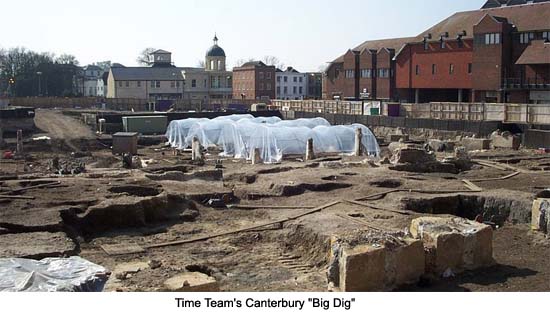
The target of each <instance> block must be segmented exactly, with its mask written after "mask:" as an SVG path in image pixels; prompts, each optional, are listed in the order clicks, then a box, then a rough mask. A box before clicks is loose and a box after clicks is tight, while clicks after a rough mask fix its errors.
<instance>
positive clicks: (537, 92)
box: [323, 1, 550, 103]
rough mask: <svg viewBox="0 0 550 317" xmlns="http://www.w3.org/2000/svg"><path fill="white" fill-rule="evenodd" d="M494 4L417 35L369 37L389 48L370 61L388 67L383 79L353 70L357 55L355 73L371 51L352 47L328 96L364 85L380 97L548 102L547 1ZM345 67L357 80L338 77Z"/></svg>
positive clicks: (338, 64)
mask: <svg viewBox="0 0 550 317" xmlns="http://www.w3.org/2000/svg"><path fill="white" fill-rule="evenodd" d="M489 2H491V3H489V4H486V5H485V6H489V7H491V6H495V7H492V8H488V9H481V10H475V11H466V12H458V13H456V14H454V15H452V16H450V17H449V18H447V19H445V20H443V21H442V22H440V23H438V24H437V25H435V26H433V27H431V28H430V29H428V30H426V31H425V32H423V33H422V34H421V35H419V36H417V37H414V38H408V39H394V40H383V41H371V43H377V44H379V45H382V47H383V48H384V49H380V47H378V50H377V54H376V59H374V58H373V57H374V56H371V60H372V61H376V68H377V69H382V68H384V67H388V68H389V77H388V78H387V79H385V80H384V77H381V76H380V75H381V73H380V72H377V73H376V76H377V77H376V80H374V78H371V80H367V79H364V78H361V76H357V75H356V74H352V73H351V72H349V73H348V70H349V69H353V65H352V57H353V56H355V58H356V62H355V63H356V64H355V70H356V71H357V70H358V69H359V70H360V69H368V67H370V66H369V65H370V64H369V62H367V60H369V57H368V56H369V53H371V52H373V50H369V52H365V51H359V50H357V49H354V50H350V51H348V52H347V53H346V54H345V55H344V56H343V57H340V58H338V59H337V60H335V61H334V62H333V63H332V64H331V65H330V66H329V68H328V70H327V72H326V76H325V77H326V79H325V81H324V83H326V85H325V86H324V87H323V88H324V93H325V94H324V97H325V98H328V99H332V98H333V97H335V96H337V94H336V93H335V92H341V95H340V97H343V98H350V99H352V98H354V99H358V98H359V97H365V96H361V93H362V92H363V91H364V89H365V87H366V88H367V91H368V92H369V93H370V94H369V96H368V99H376V100H385V99H391V100H395V101H407V102H429V101H455V102H456V101H476V102H517V103H527V102H539V103H550V43H548V42H549V39H550V2H547V1H538V3H531V4H523V5H512V6H499V7H496V5H495V4H493V3H492V2H494V1H489ZM501 2H505V1H501ZM495 3H496V2H495ZM508 5H510V4H508ZM367 43H369V42H366V43H364V44H363V45H365V44H366V45H368V44H367ZM390 44H392V45H390ZM400 44H401V45H400ZM357 56H358V57H357ZM361 57H365V58H363V59H361ZM388 57H389V58H390V59H389V60H388ZM342 71H343V72H344V74H345V75H346V74H347V75H350V76H351V75H355V80H353V79H352V78H349V77H348V76H344V77H345V78H340V77H336V75H339V73H340V72H342ZM382 75H384V71H383V72H382ZM372 76H374V75H372Z"/></svg>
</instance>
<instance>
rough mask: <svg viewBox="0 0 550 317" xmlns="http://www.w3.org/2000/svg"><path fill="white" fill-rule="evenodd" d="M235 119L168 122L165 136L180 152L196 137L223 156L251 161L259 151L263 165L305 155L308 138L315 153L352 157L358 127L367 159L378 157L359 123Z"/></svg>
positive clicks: (373, 141)
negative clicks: (214, 147) (344, 124)
mask: <svg viewBox="0 0 550 317" xmlns="http://www.w3.org/2000/svg"><path fill="white" fill-rule="evenodd" d="M237 118H239V117H232V119H227V117H219V118H216V119H213V120H208V119H202V120H201V119H192V120H194V121H186V120H180V123H174V124H172V123H171V124H170V126H169V128H168V131H167V133H166V134H167V136H168V139H169V142H170V144H171V145H172V146H173V147H176V148H179V149H181V148H185V147H190V146H191V142H192V140H193V138H194V137H197V138H198V139H199V141H200V142H201V144H202V146H204V147H211V146H218V147H220V148H221V149H223V152H222V153H221V155H223V156H228V157H235V158H239V159H240V158H246V159H250V158H251V155H252V151H253V149H259V151H260V156H261V158H262V159H263V161H264V162H265V163H277V162H280V161H281V160H282V158H283V155H289V154H297V155H300V154H304V153H305V151H306V143H307V140H308V139H310V138H311V139H313V145H314V151H315V152H316V153H342V154H351V153H352V152H353V151H354V147H355V130H356V129H358V128H359V129H361V130H362V134H363V138H362V144H363V147H364V149H365V151H366V153H367V154H368V155H369V156H378V155H379V154H380V148H379V146H378V142H377V141H376V137H375V136H374V134H373V133H372V132H371V131H370V129H369V128H367V127H366V126H364V125H361V124H353V125H349V126H331V125H330V123H329V122H328V121H327V120H325V119H323V118H312V119H297V120H286V121H282V120H281V119H280V118H277V117H272V118H250V117H245V118H240V119H238V120H235V119H237ZM187 120H191V119H187ZM182 140H184V141H183V142H182Z"/></svg>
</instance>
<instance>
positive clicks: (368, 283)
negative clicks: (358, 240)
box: [340, 245, 386, 292]
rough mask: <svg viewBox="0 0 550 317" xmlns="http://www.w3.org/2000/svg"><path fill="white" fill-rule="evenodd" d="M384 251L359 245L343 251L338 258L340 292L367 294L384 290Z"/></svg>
mask: <svg viewBox="0 0 550 317" xmlns="http://www.w3.org/2000/svg"><path fill="white" fill-rule="evenodd" d="M385 263H386V249H385V248H384V247H376V246H370V245H361V246H357V247H355V248H352V249H343V250H342V255H341V257H340V290H341V291H344V292H368V291H382V290H384V279H385V267H386V264H385Z"/></svg>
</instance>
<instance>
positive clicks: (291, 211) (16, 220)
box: [0, 111, 550, 291]
mask: <svg viewBox="0 0 550 317" xmlns="http://www.w3.org/2000/svg"><path fill="white" fill-rule="evenodd" d="M37 116H38V117H37V122H39V123H40V129H41V130H42V132H41V134H40V135H47V136H49V137H51V138H52V140H51V141H49V142H45V141H28V142H27V143H26V144H25V148H26V157H25V158H21V159H18V160H5V159H1V160H0V195H23V196H27V197H26V198H24V199H9V198H0V246H4V245H5V246H6V247H5V248H4V247H2V248H0V257H7V256H13V254H16V255H17V256H25V257H29V258H40V257H42V256H44V255H54V256H63V255H72V254H78V255H80V256H81V257H83V258H85V259H87V260H90V261H92V262H95V263H97V264H100V265H103V266H105V267H107V268H108V269H110V270H112V271H116V270H117V266H118V265H121V264H127V263H132V262H149V261H153V263H155V265H151V266H150V267H149V266H147V265H142V266H144V267H145V268H143V269H141V270H140V271H138V272H132V273H130V274H127V275H125V276H122V277H121V278H116V277H115V276H114V274H113V276H111V278H110V280H109V282H108V284H107V286H106V290H107V291H157V290H161V289H162V284H163V282H164V281H165V280H167V279H169V278H170V277H173V276H174V275H176V274H178V273H181V272H185V271H199V272H203V273H206V274H208V275H211V276H213V277H215V278H216V279H217V280H218V281H219V283H220V288H221V290H222V291H326V290H327V278H326V268H327V263H326V260H327V254H328V242H327V241H328V238H329V237H330V235H332V234H349V233H353V232H365V231H369V230H375V231H376V230H382V231H388V232H395V231H403V230H405V229H406V228H407V227H408V225H409V224H410V221H411V220H412V219H414V218H416V217H419V216H422V215H423V214H424V213H434V214H448V213H453V214H455V215H458V216H462V217H466V218H470V219H473V218H475V217H476V216H477V215H480V214H481V215H483V218H484V220H487V221H491V222H494V223H495V225H498V229H496V230H495V231H494V243H493V244H494V258H495V260H496V262H497V264H496V265H495V266H494V267H491V268H486V269H482V270H478V271H475V272H465V273H463V274H460V275H458V276H456V277H453V278H449V279H443V280H429V279H423V280H422V281H421V282H420V283H418V284H417V285H411V286H407V287H403V288H402V289H401V290H403V291H550V242H549V241H550V240H548V239H547V238H545V237H543V236H542V235H540V234H537V233H533V232H531V231H530V230H529V224H528V223H527V222H528V221H530V208H531V204H532V200H533V199H534V196H535V194H536V193H537V192H539V191H540V190H541V189H542V188H548V187H550V177H549V176H550V173H548V172H546V171H545V169H547V168H548V167H549V166H550V156H549V155H548V154H546V155H543V154H536V153H535V152H534V151H529V150H521V151H504V150H498V151H497V150H492V151H486V152H479V153H473V156H474V157H476V158H479V159H483V160H493V161H498V162H501V163H507V164H510V165H512V166H514V167H518V168H521V169H522V173H520V174H519V175H516V176H514V177H512V178H509V179H506V180H498V181H495V180H491V181H476V182H475V184H476V185H477V186H480V187H482V188H483V191H482V192H479V193H471V192H468V191H469V189H468V188H467V187H465V186H464V183H463V182H462V179H478V180H479V179H484V178H494V177H502V176H505V175H509V174H511V173H512V172H513V171H503V170H500V169H496V168H492V167H487V166H479V165H475V166H474V169H472V170H470V171H466V172H462V173H460V174H438V173H430V174H428V173H409V172H399V171H392V170H389V169H388V165H381V166H373V165H372V164H368V163H361V160H360V159H353V158H349V157H343V158H342V157H340V156H328V157H322V158H319V159H317V160H314V161H311V162H303V161H302V160H301V158H297V157H294V158H292V157H290V158H287V159H286V160H285V161H284V162H283V163H282V164H277V165H251V164H249V163H246V162H244V161H238V160H233V159H226V158H220V157H218V156H217V155H215V154H214V153H213V154H210V155H207V156H206V162H205V164H204V165H202V166H201V165H196V164H194V163H193V162H191V160H190V154H189V153H183V154H181V155H179V156H174V155H173V153H172V151H171V150H170V149H169V148H167V147H165V146H164V145H163V144H159V145H154V146H147V147H144V146H140V148H139V154H140V158H142V159H148V160H150V159H152V160H153V162H149V165H148V166H147V167H145V168H141V169H134V170H127V169H123V168H121V166H122V162H121V159H120V158H118V157H114V156H113V155H112V154H111V153H110V150H109V149H108V146H107V147H106V146H105V144H101V143H100V142H98V141H97V140H95V139H94V138H93V136H91V133H88V132H86V127H85V126H83V125H82V124H80V123H79V122H78V121H77V120H74V119H72V118H67V117H64V116H62V115H61V114H60V113H57V112H56V113H52V112H47V111H39V112H37ZM51 118H55V120H53V119H51ZM50 119H51V120H50ZM49 122H51V125H58V124H59V122H63V124H64V127H65V128H64V129H72V130H74V131H77V132H76V134H77V137H69V136H68V135H67V133H65V132H63V131H64V130H60V129H54V128H52V127H51V125H50V123H49ZM29 140H30V139H29ZM7 141H8V142H9V143H10V144H11V145H13V142H14V140H10V139H7ZM102 142H103V141H102ZM75 152H77V153H78V155H75ZM71 153H72V155H71ZM56 156H57V157H59V158H60V159H62V160H68V161H81V162H84V163H86V172H85V173H82V174H78V175H65V176H60V175H56V174H53V173H52V172H51V171H49V170H48V167H49V166H50V164H49V162H50V160H51V159H52V158H54V157H56ZM219 159H221V160H222V164H223V168H221V173H223V179H220V178H219V177H218V176H216V172H215V170H216V168H215V165H216V160H219ZM48 184H49V185H48ZM40 185H48V186H47V187H40ZM36 186H38V187H36ZM26 187H29V189H25V188H26ZM392 189H414V190H427V191H440V190H448V191H457V192H456V193H445V194H426V193H415V192H407V191H397V192H393V193H388V194H386V195H383V196H378V197H371V200H363V201H362V202H363V203H364V204H365V203H366V204H369V206H365V205H358V204H352V203H349V202H345V200H356V199H358V198H361V197H365V196H367V195H371V194H375V193H380V192H385V191H389V190H392ZM210 198H220V199H224V200H225V201H226V202H227V203H228V204H229V205H230V206H231V205H239V204H240V205H246V206H249V207H247V208H235V207H231V208H223V209H217V208H211V207H208V206H207V205H206V204H205V202H206V201H207V200H208V199H210ZM336 200H339V201H341V202H340V203H337V204H334V205H332V206H330V207H328V208H325V209H323V210H321V211H319V212H316V213H312V214H310V215H307V216H304V217H301V218H299V219H297V220H291V221H285V222H284V223H283V224H282V225H280V224H278V223H275V224H272V225H269V226H266V227H262V228H259V229H254V230H249V231H246V232H241V233H233V234H227V235H222V236H220V237H216V238H211V239H206V240H201V241H196V242H189V243H186V244H181V245H176V246H166V247H158V248H151V249H147V250H146V251H145V252H142V253H134V254H126V255H108V254H107V253H106V252H105V251H104V250H103V248H102V246H105V245H107V246H113V245H121V246H126V247H128V246H134V247H135V246H142V247H144V246H149V245H152V244H158V243H165V242H173V241H178V240H187V239H196V238H201V237H205V236H208V235H214V234H219V233H223V232H228V231H232V230H239V229H242V228H246V227H250V226H255V225H258V224H265V223H270V222H277V221H280V220H282V219H285V218H288V217H293V216H296V215H298V214H301V213H303V212H304V211H307V210H309V209H311V208H314V207H318V206H322V205H325V204H328V203H331V202H334V201H336ZM300 206H301V207H303V208H298V207H300ZM50 238H51V239H50ZM48 239H50V240H49V241H51V242H52V243H51V244H49V245H48V244H47V243H45V241H48ZM18 246H21V247H18ZM14 250H15V251H14ZM16 251H17V252H16ZM142 264H143V263H142Z"/></svg>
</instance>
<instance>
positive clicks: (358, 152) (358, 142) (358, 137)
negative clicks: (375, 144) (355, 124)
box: [353, 128, 363, 156]
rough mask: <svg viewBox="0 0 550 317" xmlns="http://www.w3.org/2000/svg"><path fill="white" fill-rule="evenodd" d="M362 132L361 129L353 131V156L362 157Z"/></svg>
mask: <svg viewBox="0 0 550 317" xmlns="http://www.w3.org/2000/svg"><path fill="white" fill-rule="evenodd" d="M362 140H363V131H361V128H357V129H355V147H354V151H353V155H355V156H363V145H362Z"/></svg>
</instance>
